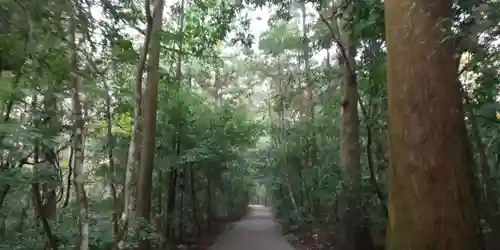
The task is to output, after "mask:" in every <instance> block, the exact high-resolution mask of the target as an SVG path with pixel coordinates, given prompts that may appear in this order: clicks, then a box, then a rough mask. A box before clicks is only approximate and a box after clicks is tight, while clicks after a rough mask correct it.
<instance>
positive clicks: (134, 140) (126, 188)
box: [112, 0, 162, 250]
mask: <svg viewBox="0 0 500 250" xmlns="http://www.w3.org/2000/svg"><path fill="white" fill-rule="evenodd" d="M158 3H160V4H162V2H160V1H159V0H158V2H156V3H155V6H157V5H158ZM154 9H156V7H154ZM144 12H145V15H146V18H147V27H146V34H145V35H144V43H143V45H142V48H141V54H140V58H139V62H138V63H137V67H136V72H135V83H134V86H133V87H134V89H135V93H134V97H135V107H134V120H133V121H134V122H133V124H132V136H131V139H130V144H129V148H128V157H127V165H126V171H125V183H124V185H123V191H122V192H121V193H120V195H117V196H119V198H118V199H117V201H118V203H119V204H115V207H116V208H115V209H117V210H118V213H117V214H121V216H120V220H119V222H118V231H117V232H115V235H114V237H113V244H112V249H114V250H116V249H122V248H123V247H124V242H123V239H124V237H125V235H126V233H127V230H128V226H129V223H130V221H132V220H133V217H134V212H135V205H136V204H135V195H134V186H135V182H134V179H135V178H136V172H137V171H136V170H137V166H138V165H139V162H138V161H139V159H140V153H139V145H140V142H139V138H140V136H139V130H140V123H141V121H140V118H141V106H142V82H143V75H144V69H145V67H146V60H147V56H148V52H149V47H150V43H151V33H152V27H153V16H152V14H151V2H150V0H145V1H144ZM122 201H123V202H122ZM121 204H123V206H122V207H121V209H120V205H121Z"/></svg>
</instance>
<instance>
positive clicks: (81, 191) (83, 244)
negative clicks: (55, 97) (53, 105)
mask: <svg viewBox="0 0 500 250" xmlns="http://www.w3.org/2000/svg"><path fill="white" fill-rule="evenodd" d="M70 25H71V26H70V39H69V40H70V42H71V43H72V44H76V32H77V31H76V29H77V28H76V17H74V16H73V17H72V20H71V24H70ZM70 64H71V70H72V76H71V90H72V94H73V122H74V131H75V135H74V137H73V150H74V156H75V159H74V161H73V164H74V165H73V182H74V186H75V191H76V197H77V201H78V206H79V209H78V211H79V212H78V224H79V230H80V234H79V242H78V249H79V250H88V249H89V224H88V223H89V222H88V202H87V195H86V193H85V175H84V170H83V161H84V149H83V142H84V139H83V133H84V126H85V123H84V121H83V117H82V105H81V102H80V86H79V82H78V77H77V75H76V71H77V70H78V66H77V54H76V50H75V49H71V51H70Z"/></svg>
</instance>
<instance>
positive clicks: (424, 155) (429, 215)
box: [385, 0, 481, 250]
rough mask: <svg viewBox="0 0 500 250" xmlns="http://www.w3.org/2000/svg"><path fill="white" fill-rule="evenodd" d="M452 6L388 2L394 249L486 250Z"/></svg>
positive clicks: (438, 1)
mask: <svg viewBox="0 0 500 250" xmlns="http://www.w3.org/2000/svg"><path fill="white" fill-rule="evenodd" d="M452 3H453V1H452V0H386V1H385V7H386V9H385V15H386V24H387V26H386V33H387V44H388V46H387V47H388V81H389V86H388V90H389V155H390V168H391V171H390V190H389V206H388V207H389V228H388V231H389V236H388V249H389V250H402V249H412V250H429V249H432V250H449V249H453V250H472V249H481V239H480V237H479V234H478V232H479V224H478V216H477V210H476V207H475V205H474V202H475V200H474V195H473V175H472V171H471V168H472V166H473V161H472V155H471V151H470V145H469V141H468V138H467V133H466V129H465V123H464V115H463V108H462V100H461V95H460V86H459V84H458V81H457V69H458V60H457V57H456V51H455V45H454V44H453V41H452V39H450V37H452V34H451V19H452V17H453V11H452Z"/></svg>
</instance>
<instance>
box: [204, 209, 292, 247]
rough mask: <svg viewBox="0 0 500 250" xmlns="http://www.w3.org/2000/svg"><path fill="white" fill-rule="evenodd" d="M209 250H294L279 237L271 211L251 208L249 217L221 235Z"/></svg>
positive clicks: (279, 233)
mask: <svg viewBox="0 0 500 250" xmlns="http://www.w3.org/2000/svg"><path fill="white" fill-rule="evenodd" d="M209 250H294V247H293V246H292V245H290V244H289V243H288V242H287V240H286V239H285V238H284V237H283V236H282V235H281V231H280V226H279V224H277V223H276V222H275V221H274V220H273V215H272V213H271V211H270V210H269V209H268V208H266V207H263V206H252V207H251V211H250V213H249V215H248V216H247V217H246V218H244V219H243V220H241V221H239V222H235V223H234V224H233V225H232V227H231V228H230V229H228V230H226V232H224V233H222V234H221V235H220V237H219V238H218V239H217V240H216V242H215V244H214V245H213V246H212V247H210V248H209Z"/></svg>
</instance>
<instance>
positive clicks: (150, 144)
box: [137, 0, 164, 250]
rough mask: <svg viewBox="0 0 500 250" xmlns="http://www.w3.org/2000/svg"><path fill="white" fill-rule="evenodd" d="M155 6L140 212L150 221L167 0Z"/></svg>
mask: <svg viewBox="0 0 500 250" xmlns="http://www.w3.org/2000/svg"><path fill="white" fill-rule="evenodd" d="M156 1H157V2H155V8H154V10H153V25H152V29H151V47H150V52H149V59H148V63H147V68H148V73H147V86H146V90H145V95H144V96H145V99H144V104H145V105H144V112H143V123H142V124H143V129H144V130H143V132H144V133H143V136H142V142H143V143H142V151H141V162H140V167H139V176H138V177H139V179H138V183H137V184H138V185H137V216H138V217H141V218H143V219H145V220H146V221H147V222H149V221H150V217H151V188H152V181H153V164H154V152H155V149H156V145H155V138H156V137H155V135H156V106H157V98H158V80H159V61H160V49H161V41H160V36H159V32H160V31H161V29H162V23H163V7H164V2H163V0H156ZM150 248H151V246H150V243H149V240H148V239H144V240H142V241H141V242H140V244H139V248H138V249H139V250H149V249H150Z"/></svg>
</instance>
